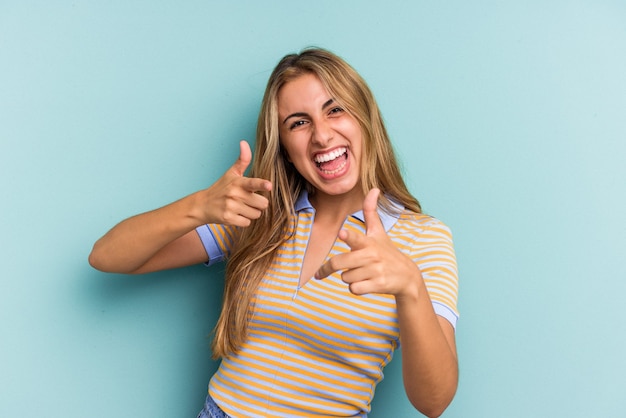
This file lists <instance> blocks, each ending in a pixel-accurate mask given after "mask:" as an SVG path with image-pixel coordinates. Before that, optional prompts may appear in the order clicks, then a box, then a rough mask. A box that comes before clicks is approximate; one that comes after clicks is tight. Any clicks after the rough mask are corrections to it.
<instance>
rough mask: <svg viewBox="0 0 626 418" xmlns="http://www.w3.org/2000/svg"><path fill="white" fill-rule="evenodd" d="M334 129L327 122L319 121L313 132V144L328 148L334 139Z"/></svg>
mask: <svg viewBox="0 0 626 418" xmlns="http://www.w3.org/2000/svg"><path fill="white" fill-rule="evenodd" d="M333 134H334V132H333V129H332V127H331V126H330V124H329V123H328V122H327V121H324V120H322V121H318V122H316V123H315V128H314V130H313V138H312V139H313V142H315V143H317V144H319V145H321V146H326V145H327V144H328V143H329V142H330V141H331V140H332V139H333Z"/></svg>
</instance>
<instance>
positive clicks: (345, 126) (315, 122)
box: [278, 74, 363, 198]
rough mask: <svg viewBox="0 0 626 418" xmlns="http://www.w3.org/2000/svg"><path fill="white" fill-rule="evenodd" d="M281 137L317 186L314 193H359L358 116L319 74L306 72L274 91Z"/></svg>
mask: <svg viewBox="0 0 626 418" xmlns="http://www.w3.org/2000/svg"><path fill="white" fill-rule="evenodd" d="M278 115H279V125H280V142H281V145H282V146H283V148H284V150H285V151H286V153H287V157H288V159H289V161H290V162H291V163H292V164H293V165H294V166H295V168H296V169H297V170H298V172H299V173H300V174H301V175H302V176H303V177H304V178H305V179H306V180H307V181H308V182H309V184H311V185H312V186H313V187H314V188H315V189H316V195H317V197H318V198H319V197H322V196H324V195H327V196H339V195H349V196H351V195H353V194H354V195H357V196H359V197H362V190H361V188H360V187H357V186H360V165H361V151H362V141H363V136H362V133H361V127H360V126H359V124H358V123H357V121H356V119H355V118H354V117H353V116H352V115H350V114H349V113H348V112H347V111H345V110H344V109H343V108H342V107H341V105H340V104H338V103H337V102H336V101H335V100H334V98H333V97H331V95H330V94H329V93H328V91H327V90H326V88H325V87H324V85H323V84H322V82H321V81H320V80H319V78H318V77H317V76H315V75H313V74H304V75H302V76H299V77H298V78H296V79H294V80H292V81H290V82H288V83H286V84H285V85H284V86H283V87H282V88H281V89H280V91H279V93H278Z"/></svg>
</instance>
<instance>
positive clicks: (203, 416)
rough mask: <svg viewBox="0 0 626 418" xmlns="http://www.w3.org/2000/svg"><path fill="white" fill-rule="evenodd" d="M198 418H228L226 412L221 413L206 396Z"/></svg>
mask: <svg viewBox="0 0 626 418" xmlns="http://www.w3.org/2000/svg"><path fill="white" fill-rule="evenodd" d="M198 418H230V417H229V416H228V415H226V412H224V411H222V410H221V409H220V407H219V406H217V404H216V403H215V401H214V400H213V398H211V395H207V396H206V400H205V401H204V408H203V409H202V411H200V413H199V414H198Z"/></svg>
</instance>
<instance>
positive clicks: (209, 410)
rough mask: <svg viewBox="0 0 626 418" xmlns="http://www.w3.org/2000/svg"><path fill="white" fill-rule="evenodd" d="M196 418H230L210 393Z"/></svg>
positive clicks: (365, 417) (359, 417)
mask: <svg viewBox="0 0 626 418" xmlns="http://www.w3.org/2000/svg"><path fill="white" fill-rule="evenodd" d="M198 418H231V417H230V416H229V415H227V414H226V412H224V411H222V410H221V409H220V407H219V406H217V404H216V403H215V401H214V400H213V398H211V395H207V397H206V400H205V401H204V408H203V409H202V411H200V413H199V414H198ZM353 418H367V414H362V415H355V416H354V417H353Z"/></svg>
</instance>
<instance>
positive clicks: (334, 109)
mask: <svg viewBox="0 0 626 418" xmlns="http://www.w3.org/2000/svg"><path fill="white" fill-rule="evenodd" d="M341 112H343V109H342V108H340V107H333V108H332V109H330V112H328V113H329V114H331V115H334V114H337V113H341Z"/></svg>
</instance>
